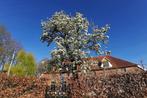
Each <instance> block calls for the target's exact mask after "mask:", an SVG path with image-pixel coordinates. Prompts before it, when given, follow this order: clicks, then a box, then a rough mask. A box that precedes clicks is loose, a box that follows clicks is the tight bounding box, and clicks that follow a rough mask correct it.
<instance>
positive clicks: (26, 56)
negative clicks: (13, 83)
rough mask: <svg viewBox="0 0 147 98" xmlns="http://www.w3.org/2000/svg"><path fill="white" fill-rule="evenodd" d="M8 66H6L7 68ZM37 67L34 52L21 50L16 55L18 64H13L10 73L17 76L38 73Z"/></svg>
mask: <svg viewBox="0 0 147 98" xmlns="http://www.w3.org/2000/svg"><path fill="white" fill-rule="evenodd" d="M8 66H9V65H7V66H6V70H7V69H8ZM36 67H37V66H36V61H35V58H34V56H33V54H31V53H26V52H25V51H24V50H20V51H19V52H18V54H17V56H16V64H15V65H13V66H12V68H11V70H10V73H11V75H17V76H33V75H35V74H36Z"/></svg>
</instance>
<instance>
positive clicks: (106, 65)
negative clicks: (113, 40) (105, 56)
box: [101, 60, 112, 68]
mask: <svg viewBox="0 0 147 98" xmlns="http://www.w3.org/2000/svg"><path fill="white" fill-rule="evenodd" d="M101 67H102V68H110V67H112V64H111V63H110V62H109V61H107V60H106V61H103V62H102V65H101Z"/></svg>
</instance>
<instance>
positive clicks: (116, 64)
mask: <svg viewBox="0 0 147 98" xmlns="http://www.w3.org/2000/svg"><path fill="white" fill-rule="evenodd" d="M104 58H105V59H107V60H109V62H110V63H111V65H112V67H113V68H121V67H137V64H135V63H132V62H129V61H126V60H122V59H119V58H116V57H112V56H109V55H107V56H98V57H92V58H87V59H88V60H97V61H102V60H103V59H104Z"/></svg>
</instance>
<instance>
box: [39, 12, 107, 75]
mask: <svg viewBox="0 0 147 98" xmlns="http://www.w3.org/2000/svg"><path fill="white" fill-rule="evenodd" d="M41 25H42V31H43V33H42V36H41V41H42V42H47V44H48V46H49V45H50V44H51V43H56V49H54V50H53V51H52V52H51V56H52V60H53V61H54V64H53V65H56V66H57V67H58V68H59V69H60V71H63V70H64V71H69V72H71V73H72V74H75V73H76V71H77V65H80V66H81V68H82V69H85V70H86V69H88V64H86V61H84V60H83V58H86V57H87V56H89V55H90V52H89V51H95V52H96V53H98V54H100V53H102V52H103V51H102V49H101V45H103V44H104V43H106V42H107V41H108V36H107V31H108V30H109V26H108V25H105V26H104V27H98V26H94V25H93V26H92V25H90V23H89V21H88V20H87V19H86V18H85V17H83V15H82V14H81V13H76V15H75V16H71V15H68V14H66V13H65V12H64V11H60V12H55V14H54V15H53V16H52V17H51V18H49V19H47V20H45V21H42V22H41ZM67 62H68V63H67Z"/></svg>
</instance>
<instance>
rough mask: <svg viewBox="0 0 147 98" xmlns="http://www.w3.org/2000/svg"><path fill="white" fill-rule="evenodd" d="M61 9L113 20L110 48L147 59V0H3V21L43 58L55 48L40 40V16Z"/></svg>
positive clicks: (120, 54) (0, 9) (0, 13)
mask: <svg viewBox="0 0 147 98" xmlns="http://www.w3.org/2000/svg"><path fill="white" fill-rule="evenodd" d="M60 10H64V11H65V12H66V13H68V14H69V13H71V14H72V15H73V14H75V12H81V13H83V14H84V16H85V17H87V18H88V20H89V21H93V22H95V24H97V25H99V26H103V25H105V24H111V30H110V31H109V36H110V41H109V44H108V45H107V47H108V49H107V50H111V51H112V55H113V56H115V57H119V58H123V59H126V60H129V61H132V62H136V63H139V61H140V60H141V59H142V60H143V61H144V63H147V39H146V38H147V0H0V24H1V25H4V26H5V27H6V28H7V30H8V31H9V32H11V34H12V36H13V38H14V39H16V40H17V41H18V42H20V43H21V44H22V46H23V48H24V49H25V50H26V51H28V52H32V53H33V54H34V55H35V57H36V60H37V61H40V60H41V59H43V58H47V57H49V51H50V50H51V49H52V47H46V44H45V43H41V42H40V39H39V38H40V36H41V25H40V22H41V19H46V18H47V17H51V15H52V14H53V13H54V12H55V11H60Z"/></svg>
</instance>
